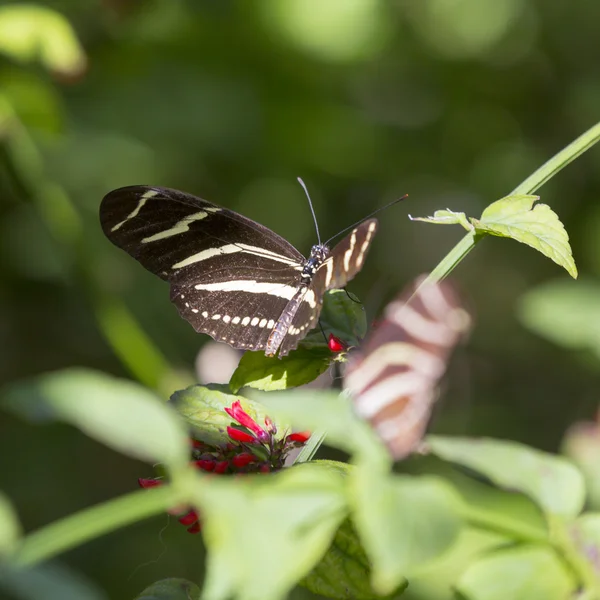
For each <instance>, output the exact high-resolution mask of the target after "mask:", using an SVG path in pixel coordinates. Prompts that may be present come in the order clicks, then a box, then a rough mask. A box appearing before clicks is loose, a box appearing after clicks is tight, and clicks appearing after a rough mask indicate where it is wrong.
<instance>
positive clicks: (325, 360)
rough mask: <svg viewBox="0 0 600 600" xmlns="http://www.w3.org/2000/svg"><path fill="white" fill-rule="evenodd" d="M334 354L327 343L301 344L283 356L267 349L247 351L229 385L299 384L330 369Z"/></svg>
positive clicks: (266, 386) (280, 387)
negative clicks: (270, 352) (320, 346)
mask: <svg viewBox="0 0 600 600" xmlns="http://www.w3.org/2000/svg"><path fill="white" fill-rule="evenodd" d="M332 358H333V355H332V353H331V351H330V350H329V348H327V347H322V348H304V347H300V348H298V349H297V350H293V351H292V352H290V353H289V354H288V355H287V356H284V357H283V358H281V359H279V358H277V357H274V356H272V357H269V356H265V353H264V352H246V353H245V354H244V356H242V360H241V361H240V363H239V365H238V368H237V369H236V370H235V372H234V374H233V376H232V377H231V381H230V382H229V385H230V387H231V390H232V391H233V392H234V393H236V392H238V391H239V390H240V389H241V388H243V387H251V388H255V389H257V390H263V391H271V390H285V389H287V388H293V387H298V386H300V385H304V384H305V383H310V382H311V381H314V380H315V379H316V378H317V377H318V376H319V375H320V374H321V373H324V372H325V371H327V369H328V368H329V365H330V363H331V360H332Z"/></svg>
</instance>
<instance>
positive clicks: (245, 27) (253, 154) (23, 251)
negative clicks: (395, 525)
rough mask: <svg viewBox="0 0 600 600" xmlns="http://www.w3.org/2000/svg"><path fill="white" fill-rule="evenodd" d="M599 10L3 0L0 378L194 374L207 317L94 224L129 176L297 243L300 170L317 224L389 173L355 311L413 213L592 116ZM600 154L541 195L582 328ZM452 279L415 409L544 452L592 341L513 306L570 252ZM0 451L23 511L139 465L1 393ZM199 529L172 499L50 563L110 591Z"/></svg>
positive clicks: (565, 420)
mask: <svg viewBox="0 0 600 600" xmlns="http://www.w3.org/2000/svg"><path fill="white" fill-rule="evenodd" d="M599 22H600V4H598V3H594V2H574V3H565V2H561V1H559V0H537V1H527V0H403V1H400V0H396V1H391V0H390V1H388V0H261V1H259V2H250V1H245V2H244V1H235V0H149V1H143V0H89V1H87V2H81V1H80V0H56V1H54V2H46V3H27V4H25V3H21V2H3V3H1V4H0V136H1V137H0V277H1V284H0V352H1V355H0V356H1V360H0V382H1V383H7V382H11V381H14V380H17V379H19V378H23V377H26V376H29V375H35V374H37V373H40V372H44V371H48V370H53V369H60V368H63V367H68V366H72V365H83V366H88V367H92V368H97V369H101V370H104V371H108V372H111V373H115V374H119V375H123V376H131V377H134V378H137V379H139V380H140V381H142V382H143V383H144V384H146V385H150V386H152V387H155V388H156V389H158V390H159V391H160V393H161V394H163V395H165V396H166V395H168V393H169V392H172V391H174V390H175V389H177V388H178V387H182V386H183V385H185V384H186V383H188V382H190V381H192V380H193V378H194V375H193V365H194V360H195V357H196V354H197V352H198V350H199V348H200V347H201V346H202V345H203V344H204V343H205V342H206V341H207V340H208V338H207V337H204V336H199V335H197V334H195V333H194V331H193V330H192V328H191V327H190V326H189V325H187V324H186V323H185V322H184V321H182V320H181V319H180V318H179V317H178V315H177V313H176V310H175V309H174V307H173V306H171V305H170V303H169V300H168V289H167V286H166V285H165V284H164V283H163V282H161V281H160V280H158V278H155V277H154V276H152V275H150V274H149V273H147V272H145V271H144V270H143V269H142V268H141V267H140V266H139V265H138V264H137V263H136V262H135V261H133V260H132V259H130V258H129V257H127V256H126V255H125V254H124V253H122V252H120V251H119V250H117V249H116V248H114V247H113V246H112V245H111V244H110V243H109V242H108V240H106V239H105V238H104V236H103V235H102V232H101V230H100V227H99V222H98V216H97V212H98V205H99V202H100V200H101V198H102V196H103V195H104V194H105V193H106V192H108V191H109V190H111V189H113V188H116V187H119V186H124V185H130V184H153V185H161V186H168V187H175V188H179V189H183V190H186V191H189V192H191V193H194V194H197V195H200V196H202V197H204V198H206V199H208V200H211V201H213V202H216V203H218V204H222V205H224V206H227V207H229V208H232V209H234V210H237V211H239V212H242V213H243V214H245V215H247V216H248V217H251V218H253V219H255V220H257V221H260V222H261V223H263V224H265V225H267V226H268V227H270V228H272V229H274V230H275V231H277V232H278V233H279V234H281V235H283V236H284V237H286V238H287V239H289V240H290V241H291V242H292V243H293V244H294V245H296V246H297V247H298V248H299V249H300V250H301V251H303V252H305V253H307V252H308V251H309V249H310V246H311V245H312V244H313V243H314V242H315V234H314V227H313V223H312V220H311V216H310V212H309V209H308V206H307V203H306V199H305V197H304V194H303V192H302V189H301V188H300V186H299V185H298V184H297V182H296V177H297V176H302V177H303V178H304V180H305V181H306V183H307V185H308V188H309V190H310V192H311V195H312V199H313V202H314V204H315V210H316V213H317V216H318V219H319V225H320V228H321V232H322V235H323V236H324V237H329V236H331V235H333V234H335V233H336V232H337V231H339V230H341V229H343V228H344V227H346V226H348V225H349V224H351V223H353V222H354V221H356V220H358V219H360V218H361V217H363V216H365V215H366V214H367V213H369V212H371V211H372V210H374V209H375V208H377V207H378V206H382V205H383V204H385V203H386V202H389V201H391V200H393V199H394V198H396V197H399V196H401V195H402V194H404V193H408V194H409V195H410V197H409V199H408V200H407V201H405V202H404V203H402V204H400V205H397V206H395V207H393V208H391V209H389V210H388V211H386V212H385V213H384V214H382V215H381V227H380V231H379V233H378V235H377V238H376V241H375V243H374V245H373V248H372V250H371V253H370V255H369V258H368V261H367V264H366V266H365V268H364V270H363V271H362V273H360V275H359V276H358V277H357V278H356V280H355V281H353V282H352V284H351V285H350V290H351V291H352V292H354V293H355V294H357V295H358V296H359V297H360V298H361V299H362V300H363V301H364V303H365V306H366V309H367V311H368V313H369V316H370V317H374V316H375V315H376V314H377V312H378V311H379V310H380V309H381V308H382V306H383V305H384V303H385V302H386V301H387V300H389V299H390V298H391V297H392V296H393V295H394V294H395V293H397V292H398V291H399V290H400V289H401V288H402V286H403V285H404V284H405V283H406V282H408V280H410V279H411V278H412V277H414V276H416V275H417V274H419V273H421V272H424V271H427V270H430V269H432V268H433V267H434V266H435V265H436V264H437V262H438V261H439V260H440V259H441V258H442V257H443V256H444V255H445V254H446V252H447V251H448V250H449V249H450V248H451V247H452V246H453V245H454V243H456V242H457V241H458V240H459V239H460V237H461V236H462V230H461V229H460V228H458V227H455V228H450V227H448V228H446V227H436V226H432V225H426V224H423V223H414V222H410V221H409V219H408V217H407V215H408V213H410V214H412V215H413V216H425V215H429V214H432V213H433V211H434V210H436V209H441V208H450V209H453V210H458V211H465V212H466V213H467V214H469V215H471V216H479V215H480V214H481V211H482V210H483V208H484V207H485V206H486V205H487V204H489V203H490V202H492V201H493V200H496V199H498V198H500V197H502V196H503V195H506V194H508V193H509V192H510V191H511V190H512V189H513V188H514V187H515V186H516V185H517V184H518V183H520V181H521V180H523V179H524V178H525V177H526V176H527V175H529V174H530V173H531V172H532V171H533V170H534V169H535V168H537V167H538V166H539V165H540V164H542V163H543V162H544V161H545V160H546V159H548V158H549V157H550V156H552V155H553V154H554V153H555V152H557V151H558V150H560V149H561V148H562V147H563V146H565V145H566V144H567V143H569V142H570V141H571V140H572V139H574V138H575V137H576V136H578V135H579V134H580V133H582V132H583V131H584V130H585V129H587V128H588V127H590V126H592V125H593V124H594V123H595V122H596V121H598V119H599V115H600V62H599V61H598V55H599V52H600V46H599V43H598V35H597V32H598V23H599ZM599 166H600V149H592V150H591V151H590V152H588V153H586V154H585V155H584V156H583V157H582V158H580V159H579V160H577V161H576V162H575V163H573V164H572V165H570V166H569V167H568V168H567V169H566V170H564V171H563V172H561V173H560V174H559V175H558V176H557V177H556V178H555V179H553V180H552V181H551V182H550V183H549V184H547V185H546V186H544V188H542V190H541V195H542V200H543V201H544V202H546V203H547V204H549V205H550V206H551V207H552V208H553V209H554V210H555V211H556V212H557V213H558V215H559V217H560V218H561V219H562V221H563V222H564V224H565V226H566V228H567V231H568V232H569V233H570V236H571V242H572V245H573V250H574V253H575V259H576V261H577V264H578V266H579V269H580V273H581V276H582V278H585V279H587V280H588V282H587V285H588V286H590V289H592V291H591V292H590V293H591V294H592V296H591V300H590V304H591V306H592V309H591V311H590V314H591V316H590V321H589V322H588V321H586V322H585V323H584V324H583V328H584V329H586V330H587V331H588V332H594V331H596V329H594V327H596V328H597V329H598V331H599V333H600V326H599V325H596V323H600V316H599V315H598V314H597V311H594V309H593V307H594V306H595V304H598V305H599V306H600V292H598V291H597V288H596V281H595V278H597V276H598V274H599V273H600V242H599V241H598V240H599V239H600V210H599V208H598V203H597V198H598V194H599V193H600V169H599ZM455 277H456V279H457V280H458V282H459V284H460V286H461V287H462V289H463V292H464V295H465V297H466V298H467V300H468V303H469V305H470V306H471V307H472V310H473V312H474V314H475V316H476V329H475V331H474V333H473V334H472V336H471V339H470V341H469V343H468V345H467V347H466V348H465V349H464V350H463V351H462V352H461V353H460V355H459V356H458V357H457V360H456V361H455V364H454V368H453V370H452V374H451V377H450V379H449V383H448V385H447V393H446V394H445V396H444V400H443V402H442V404H441V406H440V407H439V410H438V414H437V416H436V419H435V422H434V424H433V429H435V430H436V431H440V432H444V433H452V434H460V435H463V434H469V435H483V434H485V435H490V436H497V437H501V438H510V439H516V440H520V441H524V442H526V443H528V444H531V445H534V446H537V447H540V448H543V449H546V450H557V449H558V447H559V444H560V441H561V438H562V436H563V434H564V432H565V430H566V429H567V427H568V426H569V425H570V424H571V423H573V422H574V421H577V420H581V419H586V418H587V419H589V418H591V417H592V415H593V414H594V412H595V410H596V408H597V405H598V400H599V398H600V394H599V392H598V384H599V383H600V370H599V368H598V367H599V363H598V355H600V353H599V352H597V351H595V350H596V348H594V343H592V342H590V343H588V344H586V343H575V342H574V343H572V344H570V345H571V346H572V347H575V348H576V351H567V350H565V349H564V348H562V347H560V345H552V344H550V343H548V342H547V341H545V340H544V339H542V338H541V337H537V336H536V335H535V334H534V333H531V332H530V331H529V330H528V329H527V328H526V327H525V326H524V325H523V320H522V319H521V320H520V319H519V310H518V307H519V302H520V299H521V298H522V296H523V295H524V294H525V293H527V292H530V291H531V290H534V289H535V288H536V286H538V285H539V284H542V283H544V282H547V281H549V280H553V279H558V280H564V282H565V284H564V285H567V286H570V285H571V284H570V283H568V281H567V280H568V279H569V278H568V275H567V274H566V273H564V272H562V271H561V269H560V268H559V267H557V266H556V265H555V264H554V263H552V262H551V261H549V260H547V259H546V258H544V257H543V256H542V255H540V254H539V253H537V252H535V251H533V250H532V249H530V248H528V247H526V246H523V245H520V244H517V243H514V242H511V241H508V240H502V239H487V240H485V241H484V242H483V243H482V244H480V245H479V246H478V247H477V248H476V250H475V251H474V252H473V253H472V254H471V255H469V257H468V258H467V260H465V261H464V262H463V263H462V264H461V265H460V267H459V268H458V269H457V270H456V272H455ZM561 285H563V284H562V283H561ZM573 285H574V286H575V288H573V289H576V286H577V283H573ZM575 294H577V292H575ZM577 307H578V303H577V297H575V301H574V303H572V304H571V305H569V307H568V309H567V308H565V306H564V304H561V303H560V302H559V303H558V308H556V307H555V310H554V312H552V311H551V312H550V313H549V316H548V318H547V319H546V321H545V324H542V326H541V327H538V329H540V330H542V331H545V332H546V334H551V332H552V330H553V323H554V322H555V321H559V322H560V320H561V318H562V316H565V317H566V316H568V315H571V316H572V315H573V313H577V311H578V308H577ZM561 311H562V312H561ZM565 311H566V312H565ZM529 313H531V311H529ZM533 313H536V311H535V310H534V311H533ZM523 314H527V311H526V312H525V313H523ZM594 319H595V321H594ZM525 321H527V322H529V323H530V324H531V314H530V316H529V317H527V316H525ZM592 322H593V323H592ZM588 326H589V327H588ZM568 334H569V331H567V337H568ZM594 339H595V336H594ZM558 341H560V340H558ZM565 343H566V342H565ZM595 343H597V342H595ZM586 348H587V349H586ZM590 350H591V351H590ZM0 472H1V473H2V476H1V480H0V486H1V488H2V489H3V490H4V491H5V492H6V493H7V494H8V495H9V497H10V498H11V499H12V500H13V501H14V503H15V505H16V506H17V508H18V510H19V514H20V517H21V519H22V521H23V523H24V525H25V527H26V528H27V529H31V528H35V527H38V526H40V525H42V524H44V523H47V522H49V521H51V520H53V519H57V518H59V517H61V516H63V515H66V514H70V513H71V512H73V511H74V510H77V509H80V508H83V507H86V506H89V505H91V504H94V503H97V502H100V501H102V500H105V499H108V498H111V497H114V496H116V495H118V494H121V493H125V492H127V491H130V490H132V489H134V488H135V486H136V478H137V477H138V476H148V475H149V474H150V472H151V471H150V469H149V468H148V467H147V466H145V465H142V464H141V463H136V462H134V461H131V460H129V459H126V458H124V457H122V456H120V455H117V454H114V453H112V452H111V451H109V450H107V449H105V448H103V447H101V446H100V445H97V444H95V443H94V442H92V441H90V440H88V439H87V438H85V436H84V435H83V434H81V433H79V432H77V431H74V430H72V429H70V428H68V427H66V426H60V425H51V426H46V427H31V426H28V425H26V424H24V423H22V422H20V421H18V420H16V419H14V418H12V417H9V416H7V415H5V414H3V415H2V417H1V421H0ZM199 547H200V540H199V538H193V537H192V536H189V535H187V534H186V533H185V531H184V530H183V528H180V527H179V526H176V524H173V523H171V524H170V525H169V524H168V520H167V517H166V516H165V517H162V518H158V519H153V520H151V521H148V522H145V523H141V524H138V525H136V526H134V527H130V528H128V529H127V530H124V531H120V532H117V533H114V534H112V535H110V536H107V537H105V538H102V539H100V540H97V541H94V542H93V543H91V544H88V545H86V546H84V547H82V548H78V549H76V550H75V551H72V552H70V553H68V554H67V555H66V556H65V561H66V562H67V563H68V564H69V565H71V566H73V567H74V568H76V569H78V570H80V571H81V572H82V573H84V574H85V575H86V576H87V577H89V578H90V579H91V580H92V581H94V582H95V583H96V584H98V585H99V586H100V587H102V588H103V589H104V590H106V593H107V594H108V597H109V598H128V597H133V596H134V595H135V593H137V592H139V591H140V590H141V589H143V587H144V586H145V585H147V584H149V583H150V582H151V581H154V580H156V579H159V578H161V577H166V576H182V577H188V578H189V579H192V580H195V581H199V580H200V579H201V577H202V556H201V555H199V553H198V552H199V550H198V549H199ZM430 594H431V595H427V598H434V597H435V598H437V597H440V598H441V597H444V596H443V594H442V593H441V592H440V594H438V595H437V596H436V595H435V594H434V592H430ZM414 597H417V596H416V595H415V596H414Z"/></svg>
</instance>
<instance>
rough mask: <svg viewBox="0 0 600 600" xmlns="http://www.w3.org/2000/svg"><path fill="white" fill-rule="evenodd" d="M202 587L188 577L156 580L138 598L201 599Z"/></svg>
mask: <svg viewBox="0 0 600 600" xmlns="http://www.w3.org/2000/svg"><path fill="white" fill-rule="evenodd" d="M200 596H201V593H200V588H199V587H198V586H197V585H196V584H195V583H192V582H191V581H188V580H187V579H179V578H176V577H173V578H171V579H162V580H161V581H156V582H155V583H153V584H152V585H150V586H149V587H147V588H146V589H145V590H144V591H143V592H142V593H141V594H140V595H139V596H136V600H200Z"/></svg>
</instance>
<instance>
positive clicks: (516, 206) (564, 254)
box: [471, 194, 577, 278]
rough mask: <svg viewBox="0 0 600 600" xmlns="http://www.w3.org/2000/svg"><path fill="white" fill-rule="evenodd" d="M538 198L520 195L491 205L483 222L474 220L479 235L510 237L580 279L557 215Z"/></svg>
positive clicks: (567, 237)
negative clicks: (540, 202)
mask: <svg viewBox="0 0 600 600" xmlns="http://www.w3.org/2000/svg"><path fill="white" fill-rule="evenodd" d="M537 200H539V196H531V195H528V194H518V195H514V196H506V197H505V198H501V199H500V200H497V201H496V202H493V203H492V204H490V205H489V206H488V207H487V208H486V209H485V210H484V211H483V214H482V215H481V219H471V222H472V223H473V225H475V229H476V231H477V233H480V234H481V233H488V234H491V235H497V236H500V237H509V238H512V239H514V240H516V241H517V242H521V243H523V244H527V245H528V246H531V247H532V248H535V249H536V250H539V251H540V252H541V253H542V254H543V255H544V256H547V257H548V258H550V259H552V260H553V261H554V262H555V263H556V264H558V265H560V266H561V267H563V268H565V269H566V270H567V272H568V273H569V275H571V277H573V278H577V267H576V266H575V261H574V259H573V253H572V251H571V246H570V245H569V236H568V234H567V232H566V231H565V227H564V225H563V224H562V223H561V221H560V219H559V218H558V216H557V214H556V213H555V212H554V211H553V210H552V209H551V208H550V207H549V206H548V205H547V204H536V205H535V206H533V205H534V203H535V202H536V201H537Z"/></svg>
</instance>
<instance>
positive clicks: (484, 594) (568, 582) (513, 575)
mask: <svg viewBox="0 0 600 600" xmlns="http://www.w3.org/2000/svg"><path fill="white" fill-rule="evenodd" d="M575 587H576V585H575V582H574V581H573V577H572V576H571V574H570V573H569V572H568V571H567V569H566V567H565V565H564V564H563V563H562V561H561V560H560V559H559V558H558V557H557V556H556V554H554V553H553V552H552V551H551V550H550V549H548V548H537V547H516V548H511V549H510V550H500V551H496V552H493V553H491V554H489V555H487V556H485V557H483V558H480V559H479V560H478V561H476V562H474V563H473V564H472V565H471V566H470V567H469V568H468V569H467V570H466V571H465V573H463V575H462V576H461V578H460V580H459V581H458V585H457V589H458V591H459V592H460V593H461V594H462V595H463V596H464V597H465V598H468V599H469V600H507V599H508V598H510V600H565V598H569V597H571V593H572V592H573V591H574V590H575Z"/></svg>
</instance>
